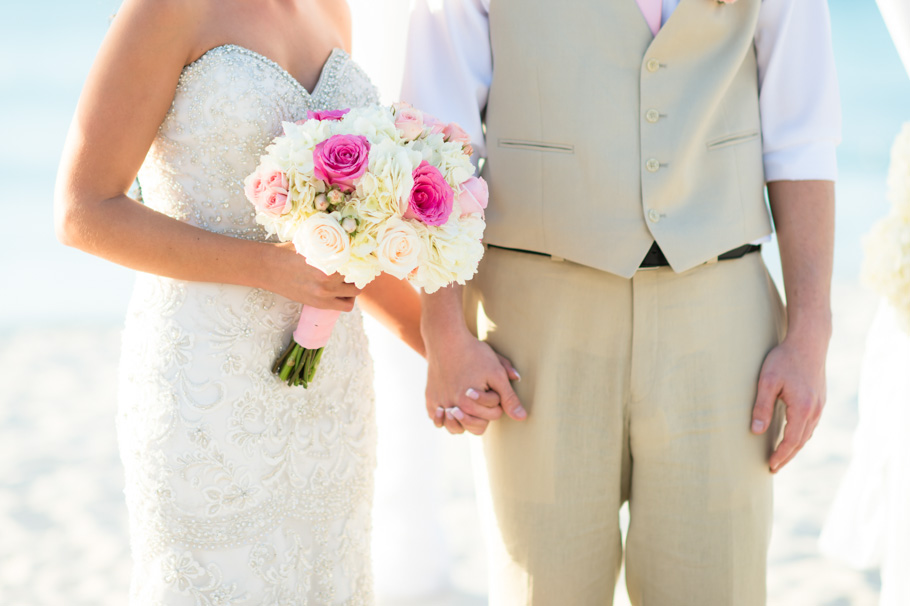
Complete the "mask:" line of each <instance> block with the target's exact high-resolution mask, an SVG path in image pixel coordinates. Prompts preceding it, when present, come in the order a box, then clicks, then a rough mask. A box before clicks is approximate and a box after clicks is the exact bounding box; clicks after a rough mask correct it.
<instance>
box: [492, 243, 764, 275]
mask: <svg viewBox="0 0 910 606" xmlns="http://www.w3.org/2000/svg"><path fill="white" fill-rule="evenodd" d="M487 246H489V247H490V248H498V249H500V250H511V251H512V252H520V253H525V254H529V255H540V256H543V257H549V256H550V255H548V254H547V253H542V252H537V251H536V250H524V249H521V248H507V247H505V246H496V245H495V244H487ZM760 250H761V244H743V245H742V246H740V247H738V248H734V249H733V250H728V251H727V252H725V253H724V254H722V255H718V257H717V260H718V261H729V260H730V259H739V258H740V257H744V256H746V255H748V254H749V253H754V252H758V251H760ZM669 265H670V262H669V261H667V257H665V256H664V251H662V250H661V249H660V246H658V245H657V242H655V243H654V244H652V245H651V249H650V250H649V251H648V254H646V255H645V258H644V259H643V260H642V262H641V265H639V267H640V268H641V269H651V268H653V267H667V266H669Z"/></svg>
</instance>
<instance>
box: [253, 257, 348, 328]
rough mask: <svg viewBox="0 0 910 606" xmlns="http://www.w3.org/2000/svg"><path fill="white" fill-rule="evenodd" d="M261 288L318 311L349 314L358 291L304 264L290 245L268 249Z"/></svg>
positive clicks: (337, 276)
mask: <svg viewBox="0 0 910 606" xmlns="http://www.w3.org/2000/svg"><path fill="white" fill-rule="evenodd" d="M270 249H271V250H272V251H273V254H271V255H270V259H269V262H268V263H267V264H266V266H267V267H268V268H269V271H267V272H266V275H265V276H264V277H265V284H263V288H265V289H267V290H270V291H272V292H274V293H278V294H279V295H282V296H284V297H287V298H288V299H291V300H293V301H298V302H300V303H303V304H304V305H309V306H311V307H318V308H319V309H334V310H339V311H351V310H352V309H354V299H355V298H356V297H357V295H359V294H360V289H359V288H357V287H356V286H354V285H353V284H348V283H346V282H345V281H344V278H343V277H342V276H341V275H340V274H337V273H334V274H332V275H330V276H327V275H325V274H324V273H323V272H322V270H319V269H316V268H315V267H313V266H312V265H310V264H309V263H307V262H306V259H305V258H304V257H303V255H300V254H298V253H297V251H296V250H295V248H294V245H293V244H292V243H290V242H285V243H282V244H273V245H270Z"/></svg>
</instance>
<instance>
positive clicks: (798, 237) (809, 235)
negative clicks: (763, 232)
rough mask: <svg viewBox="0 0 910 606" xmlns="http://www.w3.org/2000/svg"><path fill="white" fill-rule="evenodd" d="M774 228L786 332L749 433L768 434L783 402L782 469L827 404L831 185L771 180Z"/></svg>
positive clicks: (774, 464)
mask: <svg viewBox="0 0 910 606" xmlns="http://www.w3.org/2000/svg"><path fill="white" fill-rule="evenodd" d="M768 195H769V198H770V200H771V212H772V214H773V215H774V223H775V225H776V227H777V240H778V244H779V245H780V259H781V266H782V269H783V273H784V288H785V290H786V294H787V336H786V337H785V338H784V341H783V342H782V343H781V344H780V345H779V346H778V347H776V348H774V349H773V350H772V351H771V353H769V354H768V357H767V358H766V359H765V363H764V365H763V366H762V369H761V375H760V378H759V381H758V395H757V397H756V401H755V408H754V410H753V413H752V431H753V432H754V433H759V434H761V433H764V432H765V431H767V430H768V427H769V426H770V424H771V418H772V416H773V413H774V406H775V403H776V402H777V400H778V399H780V400H782V401H783V402H784V404H785V405H786V415H787V425H786V428H785V429H784V438H783V440H782V441H781V443H780V445H778V447H777V449H776V450H775V451H774V453H773V454H772V455H771V459H770V461H769V462H768V464H769V467H770V469H771V471H773V472H777V471H778V470H780V468H781V467H783V466H784V465H786V464H787V463H788V462H789V461H790V460H791V459H792V458H793V457H794V456H796V453H798V452H799V451H800V449H801V448H802V447H803V446H804V445H805V444H806V442H807V441H808V440H809V438H810V437H812V432H813V431H815V427H816V426H817V425H818V421H819V418H820V417H821V413H822V408H823V407H824V405H825V392H826V388H825V358H826V357H827V352H828V341H829V340H830V338H831V305H830V300H831V273H832V266H833V257H834V183H833V182H832V181H776V182H772V183H769V184H768Z"/></svg>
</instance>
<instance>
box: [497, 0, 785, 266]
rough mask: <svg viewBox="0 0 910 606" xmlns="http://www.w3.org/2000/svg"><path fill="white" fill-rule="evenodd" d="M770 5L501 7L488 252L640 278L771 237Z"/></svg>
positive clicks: (745, 0) (626, 2) (597, 2)
mask: <svg viewBox="0 0 910 606" xmlns="http://www.w3.org/2000/svg"><path fill="white" fill-rule="evenodd" d="M760 5H761V0H737V1H736V2H735V3H733V4H719V3H718V2H717V1H716V0H682V1H681V2H680V4H679V6H678V7H677V9H676V11H675V12H674V13H673V15H672V16H671V17H670V19H669V20H668V21H667V23H666V25H664V27H663V28H662V29H661V30H660V32H659V33H658V35H657V36H656V37H654V36H652V35H651V31H650V30H649V29H648V26H647V24H646V23H645V21H644V18H643V17H642V15H641V12H640V11H639V8H638V5H637V3H636V1H635V0H567V1H566V2H554V1H553V0H491V2H490V38H491V42H492V49H493V82H492V85H491V88H490V96H489V102H488V104H487V110H486V117H485V123H486V129H487V160H486V165H485V166H484V177H485V178H486V179H487V181H488V182H489V185H490V206H489V208H488V210H487V235H486V236H485V241H486V242H487V243H489V244H496V245H499V246H505V247H509V248H519V249H525V250H531V251H537V252H544V253H549V254H551V255H554V256H557V257H563V258H565V259H569V260H571V261H575V262H577V263H581V264H583V265H587V266H590V267H594V268H597V269H601V270H604V271H608V272H611V273H614V274H618V275H620V276H625V277H630V276H632V274H634V273H635V271H636V269H637V268H638V266H639V264H640V263H641V261H642V259H643V258H644V256H645V254H646V253H647V251H648V248H650V246H651V244H652V243H653V242H654V241H655V240H656V241H657V243H658V244H659V245H660V247H661V249H662V250H663V252H664V254H665V255H666V257H667V259H668V261H669V262H670V265H671V266H672V267H673V269H674V270H676V271H685V270H687V269H689V268H692V267H694V266H696V265H698V264H700V263H704V262H705V261H708V260H709V259H711V258H713V257H716V256H718V255H719V254H722V253H724V252H726V251H728V250H730V249H733V248H736V247H737V246H740V245H742V244H745V243H748V242H751V241H754V240H757V239H759V238H761V237H763V236H766V235H767V234H769V233H771V223H770V219H769V216H768V211H767V208H766V205H765V199H764V172H763V166H762V146H761V123H760V120H759V111H758V75H757V74H758V72H757V67H756V61H755V51H754V47H753V37H754V34H755V28H756V23H757V21H758V12H759V7H760Z"/></svg>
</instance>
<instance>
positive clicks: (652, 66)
mask: <svg viewBox="0 0 910 606" xmlns="http://www.w3.org/2000/svg"><path fill="white" fill-rule="evenodd" d="M645 68H646V69H647V70H648V71H649V72H651V73H652V74H653V73H654V72H656V71H657V70H659V69H660V61H658V60H657V59H648V62H647V63H645Z"/></svg>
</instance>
